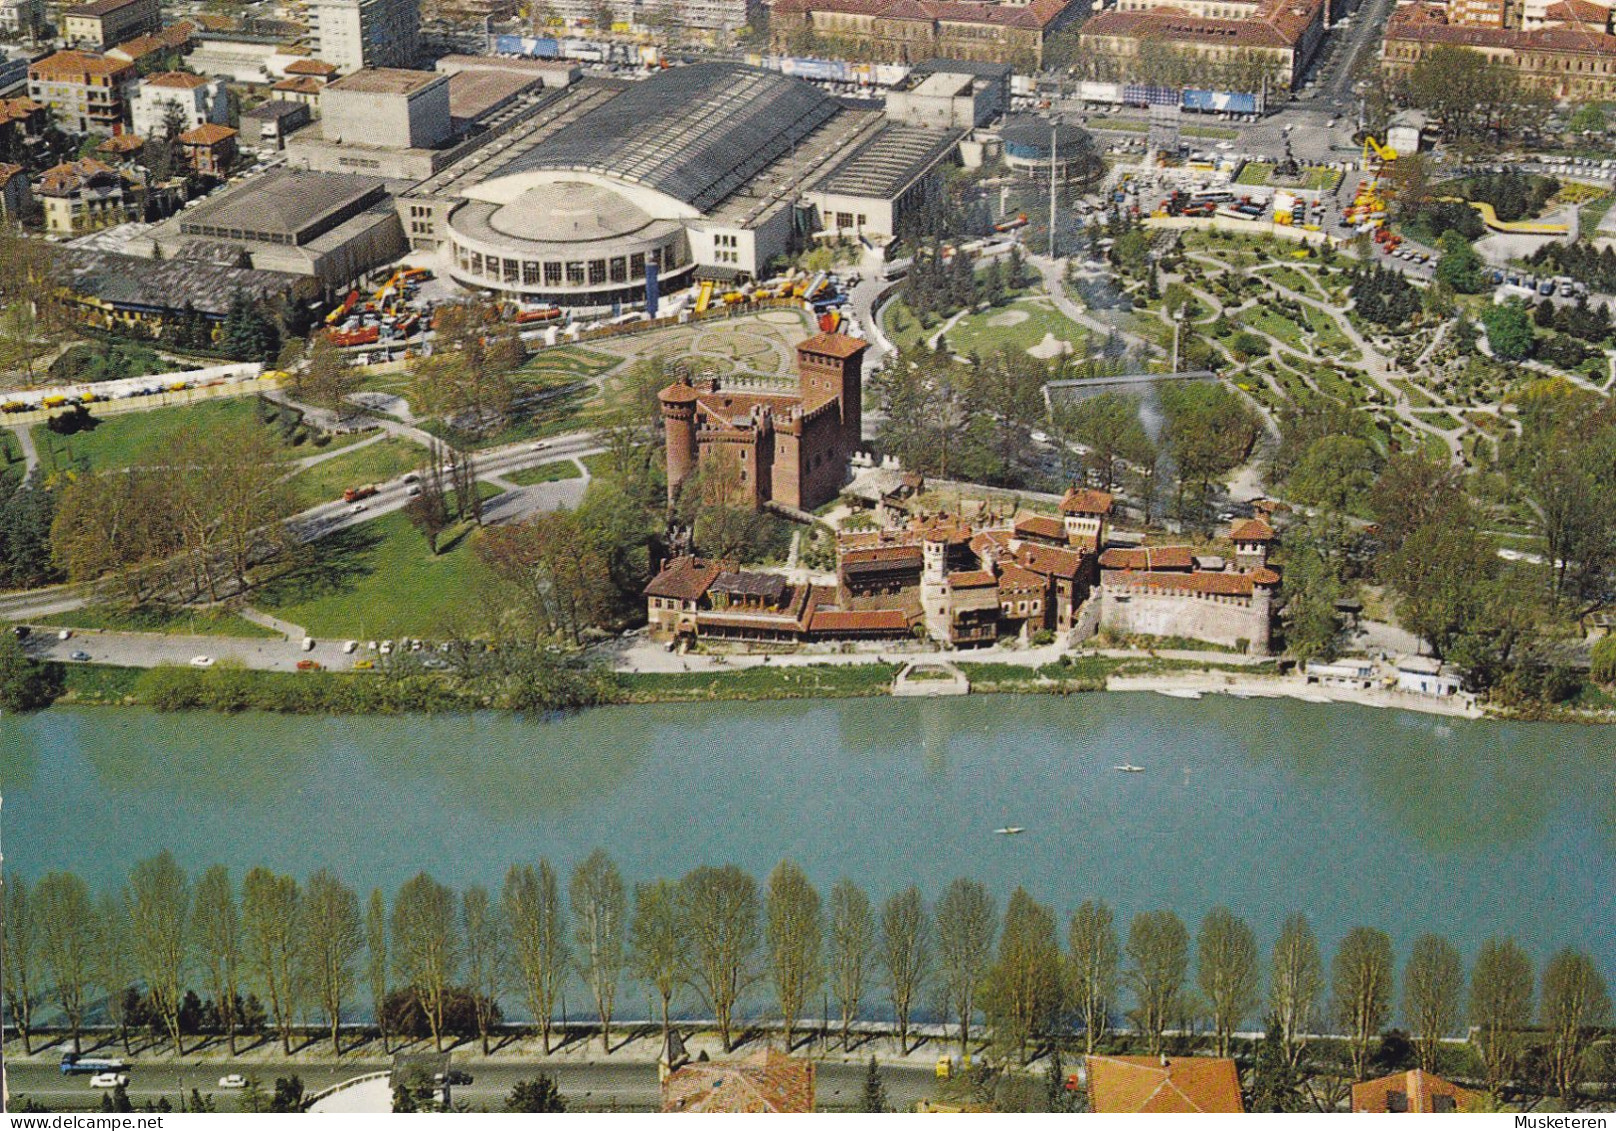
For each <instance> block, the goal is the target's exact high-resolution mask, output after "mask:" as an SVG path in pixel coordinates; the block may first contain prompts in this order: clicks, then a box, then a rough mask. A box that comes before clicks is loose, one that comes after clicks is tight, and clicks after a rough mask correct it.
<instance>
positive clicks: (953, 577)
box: [948, 569, 999, 589]
mask: <svg viewBox="0 0 1616 1131" xmlns="http://www.w3.org/2000/svg"><path fill="white" fill-rule="evenodd" d="M948 583H949V585H951V586H953V587H954V588H955V589H986V588H989V587H992V586H997V585H998V584H999V579H998V578H997V577H995V576H993V571H992V570H987V569H972V570H962V571H960V572H958V573H951V574H949V575H948Z"/></svg>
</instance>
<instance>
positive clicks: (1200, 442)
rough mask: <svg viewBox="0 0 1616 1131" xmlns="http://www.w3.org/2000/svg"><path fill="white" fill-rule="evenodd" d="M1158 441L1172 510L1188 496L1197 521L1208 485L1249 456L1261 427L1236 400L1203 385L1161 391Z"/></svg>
mask: <svg viewBox="0 0 1616 1131" xmlns="http://www.w3.org/2000/svg"><path fill="white" fill-rule="evenodd" d="M1160 397H1161V406H1162V413H1163V415H1164V416H1165V417H1166V421H1165V425H1164V427H1163V429H1162V438H1163V440H1164V441H1165V444H1166V447H1167V450H1168V452H1169V453H1170V454H1171V456H1172V459H1173V466H1174V469H1175V472H1176V475H1177V479H1178V500H1177V501H1178V506H1179V508H1180V511H1181V512H1183V508H1184V506H1185V501H1186V498H1187V497H1189V496H1193V500H1194V505H1193V508H1192V511H1191V512H1189V513H1193V515H1194V517H1195V518H1196V519H1197V520H1200V519H1203V518H1204V517H1205V515H1206V510H1207V503H1208V501H1209V498H1210V495H1211V491H1212V486H1213V484H1214V483H1215V482H1216V481H1217V480H1218V479H1219V478H1220V477H1222V476H1224V475H1227V474H1228V473H1229V472H1231V471H1233V470H1234V469H1235V468H1236V467H1238V466H1240V464H1241V463H1242V462H1244V461H1245V459H1246V458H1247V457H1248V456H1249V455H1250V454H1251V451H1252V448H1253V446H1254V445H1255V444H1256V442H1257V438H1258V436H1259V435H1260V434H1261V431H1262V427H1261V425H1260V423H1259V422H1258V420H1257V418H1256V416H1255V415H1253V413H1252V411H1251V410H1250V409H1249V408H1247V407H1246V404H1245V402H1244V401H1242V400H1241V399H1240V398H1239V396H1238V395H1237V394H1235V393H1233V392H1231V391H1229V390H1228V389H1226V388H1224V387H1223V386H1222V385H1219V384H1213V383H1211V382H1205V381H1184V382H1175V383H1172V384H1170V385H1166V386H1164V387H1163V388H1162V390H1161V393H1160Z"/></svg>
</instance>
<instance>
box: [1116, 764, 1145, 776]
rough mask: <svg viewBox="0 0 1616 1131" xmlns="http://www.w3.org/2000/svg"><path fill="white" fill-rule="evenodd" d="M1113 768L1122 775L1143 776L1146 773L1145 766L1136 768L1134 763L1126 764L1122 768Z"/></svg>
mask: <svg viewBox="0 0 1616 1131" xmlns="http://www.w3.org/2000/svg"><path fill="white" fill-rule="evenodd" d="M1111 768H1112V769H1113V770H1116V771H1117V772H1118V773H1122V774H1142V773H1144V772H1145V768H1144V767H1143V766H1136V765H1134V764H1133V763H1132V762H1124V763H1123V764H1122V765H1120V766H1112V767H1111Z"/></svg>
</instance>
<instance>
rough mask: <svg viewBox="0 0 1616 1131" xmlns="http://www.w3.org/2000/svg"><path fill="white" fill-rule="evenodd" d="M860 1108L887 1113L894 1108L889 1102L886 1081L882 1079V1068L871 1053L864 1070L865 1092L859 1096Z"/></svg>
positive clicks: (877, 1112)
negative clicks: (867, 1065) (868, 1062)
mask: <svg viewBox="0 0 1616 1131" xmlns="http://www.w3.org/2000/svg"><path fill="white" fill-rule="evenodd" d="M859 1099H860V1102H859V1110H860V1111H864V1112H871V1113H874V1114H885V1113H886V1112H889V1111H891V1110H892V1108H891V1106H890V1105H888V1103H887V1085H886V1081H884V1080H882V1079H881V1068H880V1066H879V1065H877V1064H876V1063H875V1056H874V1054H871V1056H870V1064H869V1067H868V1068H866V1069H865V1070H864V1094H863V1095H862V1096H861V1097H860V1098H859Z"/></svg>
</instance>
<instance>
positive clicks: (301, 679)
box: [57, 653, 1616, 723]
mask: <svg viewBox="0 0 1616 1131" xmlns="http://www.w3.org/2000/svg"><path fill="white" fill-rule="evenodd" d="M966 655H968V653H951V654H950V658H951V660H952V661H953V663H954V664H955V666H957V667H958V668H959V670H960V671H961V672H962V673H964V675H965V676H966V678H967V679H968V680H969V681H970V686H971V693H972V694H985V695H993V694H1050V695H1073V694H1091V693H1095V692H1102V691H1121V692H1141V691H1145V692H1157V693H1160V694H1164V695H1172V696H1176V697H1179V698H1186V699H1187V698H1195V697H1198V696H1200V695H1211V694H1223V695H1230V696H1234V697H1236V698H1249V699H1263V698H1286V699H1294V700H1298V701H1301V702H1306V703H1348V704H1355V705H1358V706H1365V707H1376V708H1382V709H1389V710H1401V711H1412V712H1416V713H1419V714H1427V715H1437V716H1444V717H1451V718H1466V719H1482V718H1495V717H1496V718H1509V719H1511V720H1512V721H1528V720H1526V719H1523V717H1522V716H1521V715H1520V714H1519V713H1517V712H1501V711H1495V710H1489V709H1487V708H1486V707H1485V706H1481V705H1478V704H1476V703H1475V702H1474V701H1473V700H1472V699H1470V698H1469V697H1452V698H1438V697H1435V696H1428V695H1416V694H1411V693H1407V692H1399V691H1394V690H1390V689H1384V688H1370V689H1358V688H1347V687H1324V686H1320V685H1318V684H1314V683H1308V682H1307V681H1306V680H1304V679H1303V678H1301V677H1299V676H1295V675H1281V674H1279V672H1278V670H1277V667H1276V665H1275V664H1274V663H1273V662H1272V661H1268V662H1265V663H1261V664H1252V663H1250V662H1248V661H1245V660H1244V659H1243V658H1237V657H1230V658H1229V661H1228V662H1214V661H1210V660H1199V659H1197V660H1187V659H1173V658H1169V657H1165V656H1162V655H1159V654H1156V653H1131V654H1124V655H1117V654H1089V655H1071V654H1062V655H1060V656H1058V657H1057V658H1056V659H1054V660H1051V661H1048V662H1041V663H1038V662H1022V663H1014V662H1009V661H1008V660H1006V659H1002V658H1001V659H997V660H987V661H981V660H970V659H965V658H964V656H966ZM1039 658H1041V657H1029V658H1028V659H1029V660H1035V659H1039ZM792 661H795V662H792ZM902 666H903V665H902V664H900V663H896V662H893V658H891V657H884V656H881V657H877V656H868V657H836V658H835V659H834V660H832V659H831V658H828V657H827V658H824V659H820V660H817V661H815V660H811V659H809V660H806V661H805V659H804V658H803V657H780V658H775V657H770V658H768V659H767V660H765V658H764V657H758V656H752V657H737V658H734V659H731V660H729V661H728V662H726V663H724V664H722V665H719V664H715V663H713V662H712V659H711V658H710V657H709V658H707V663H706V664H705V665H704V666H703V667H701V668H700V670H691V671H677V672H670V671H664V672H623V671H616V672H607V671H604V670H597V671H595V672H593V674H592V676H591V678H590V679H589V680H587V681H586V682H587V684H588V688H589V689H588V693H587V694H585V695H583V696H581V697H580V696H577V695H574V696H572V697H570V698H569V699H568V700H567V701H565V702H559V701H558V702H557V703H555V704H553V706H554V708H555V709H562V708H567V707H583V706H612V705H630V704H656V703H691V702H721V701H766V700H775V699H779V700H797V699H851V698H869V697H879V696H885V695H890V694H891V690H892V683H893V680H894V678H895V677H896V675H897V673H898V671H899V670H901V668H902ZM57 702H58V703H60V704H62V705H64V706H140V707H153V708H156V709H158V710H166V711H174V710H211V711H217V712H222V713H234V712H239V711H247V710H260V711H270V712H276V713H282V714H316V715H319V714H326V715H338V714H405V713H412V712H419V713H424V714H436V713H444V712H465V711H480V710H489V709H500V708H501V707H502V706H503V704H502V703H501V702H499V701H498V700H497V699H496V698H495V697H494V696H492V695H491V694H489V693H488V692H486V691H483V690H480V689H476V688H465V687H456V686H454V685H452V684H451V683H449V682H448V681H446V680H444V679H442V678H440V677H438V676H436V675H433V674H414V675H409V676H387V675H381V674H377V673H371V672H364V673H359V672H355V673H348V672H298V673H288V672H270V671H258V670H252V669H240V668H213V669H190V668H158V669H149V670H142V669H138V668H119V667H111V666H102V665H95V664H74V665H67V666H64V667H63V669H62V694H61V696H60V698H58V700H57ZM543 706H544V705H543V704H541V703H535V704H529V705H526V706H525V709H534V708H539V709H542V708H543ZM1544 717H1546V718H1549V719H1551V720H1552V721H1556V722H1572V721H1574V722H1587V723H1611V722H1616V713H1612V712H1610V711H1601V712H1569V711H1561V712H1558V713H1556V714H1554V715H1551V716H1544Z"/></svg>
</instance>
